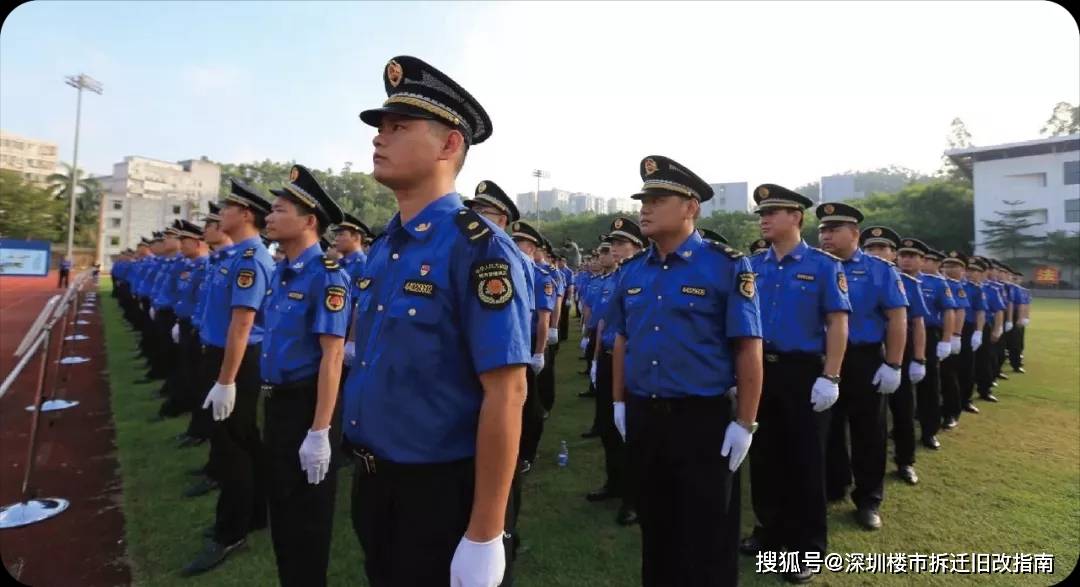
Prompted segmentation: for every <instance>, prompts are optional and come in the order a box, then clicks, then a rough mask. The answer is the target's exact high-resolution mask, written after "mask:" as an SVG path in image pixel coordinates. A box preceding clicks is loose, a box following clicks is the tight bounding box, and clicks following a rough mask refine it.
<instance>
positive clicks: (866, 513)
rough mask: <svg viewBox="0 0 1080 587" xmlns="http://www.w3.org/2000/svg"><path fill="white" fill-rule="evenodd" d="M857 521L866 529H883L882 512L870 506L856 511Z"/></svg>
mask: <svg viewBox="0 0 1080 587" xmlns="http://www.w3.org/2000/svg"><path fill="white" fill-rule="evenodd" d="M855 521H857V522H858V523H859V525H860V526H862V527H863V528H864V529H866V530H880V529H881V514H879V513H877V511H876V510H872V509H870V508H861V509H859V510H856V511H855Z"/></svg>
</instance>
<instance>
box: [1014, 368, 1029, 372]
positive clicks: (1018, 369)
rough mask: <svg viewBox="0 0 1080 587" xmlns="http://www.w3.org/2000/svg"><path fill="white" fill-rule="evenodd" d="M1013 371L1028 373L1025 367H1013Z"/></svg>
mask: <svg viewBox="0 0 1080 587" xmlns="http://www.w3.org/2000/svg"><path fill="white" fill-rule="evenodd" d="M1013 373H1027V371H1024V368H1023V367H1013Z"/></svg>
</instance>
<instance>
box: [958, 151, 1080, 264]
mask: <svg viewBox="0 0 1080 587" xmlns="http://www.w3.org/2000/svg"><path fill="white" fill-rule="evenodd" d="M945 155H947V156H948V157H949V158H950V159H952V160H953V162H955V163H956V164H957V165H958V166H959V167H960V169H962V170H963V171H964V172H965V173H967V174H968V176H970V177H971V178H972V182H973V184H974V186H975V253H976V254H988V253H989V254H994V253H993V252H989V251H986V250H985V247H984V246H983V244H982V242H981V241H982V239H983V236H982V233H981V232H979V230H980V229H981V228H983V227H984V226H985V225H984V224H983V222H984V221H986V220H999V219H1000V218H1001V217H1000V216H998V215H997V214H994V212H997V211H1001V212H1005V211H1008V210H1035V211H1036V215H1035V219H1036V221H1041V224H1040V225H1039V226H1038V227H1035V228H1032V229H1031V230H1030V234H1032V235H1035V236H1041V235H1045V234H1046V233H1049V232H1054V231H1059V230H1064V231H1068V232H1078V231H1080V134H1072V135H1066V136H1060V137H1051V138H1046V139H1038V140H1034V141H1024V142H1021V143H1008V144H1004V145H993V146H989V147H967V148H963V149H953V150H949V151H946V152H945ZM1006 201H1010V202H1016V201H1021V202H1023V203H1022V204H1016V205H1008V204H1006V203H1005V202H1006Z"/></svg>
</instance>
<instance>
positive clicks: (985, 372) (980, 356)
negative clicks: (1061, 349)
mask: <svg viewBox="0 0 1080 587" xmlns="http://www.w3.org/2000/svg"><path fill="white" fill-rule="evenodd" d="M969 267H970V269H971V271H970V272H969V273H968V277H969V279H971V280H972V281H974V282H975V283H976V285H978V286H979V287H981V288H982V291H983V299H984V300H985V301H986V324H985V325H984V326H983V331H982V334H983V336H982V345H981V346H979V348H976V349H973V350H974V352H975V387H976V390H977V391H978V393H979V397H980V398H981V399H982V400H984V401H988V402H991V403H994V402H997V401H998V400H997V397H996V396H995V395H994V394H993V393H992V388H993V387H994V386H995V385H997V383H996V382H995V381H994V360H995V357H996V354H995V350H994V347H995V345H996V344H997V342H998V341H999V340H1000V339H1001V335H1002V333H1003V332H1004V326H1003V324H1004V321H1005V309H1006V307H1007V306H1006V305H1005V300H1004V299H1002V297H1001V292H1000V291H999V290H998V289H997V288H996V287H993V286H992V285H991V284H990V281H989V279H988V276H989V275H990V274H991V272H992V271H993V265H992V264H991V262H990V260H989V259H987V258H985V257H972V258H971V263H969ZM972 336H973V337H974V335H972Z"/></svg>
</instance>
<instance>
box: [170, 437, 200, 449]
mask: <svg viewBox="0 0 1080 587" xmlns="http://www.w3.org/2000/svg"><path fill="white" fill-rule="evenodd" d="M204 442H206V439H205V438H198V437H196V436H188V437H187V438H185V439H184V440H182V441H180V444H178V445H177V447H178V448H191V447H193V446H202V443H204Z"/></svg>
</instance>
